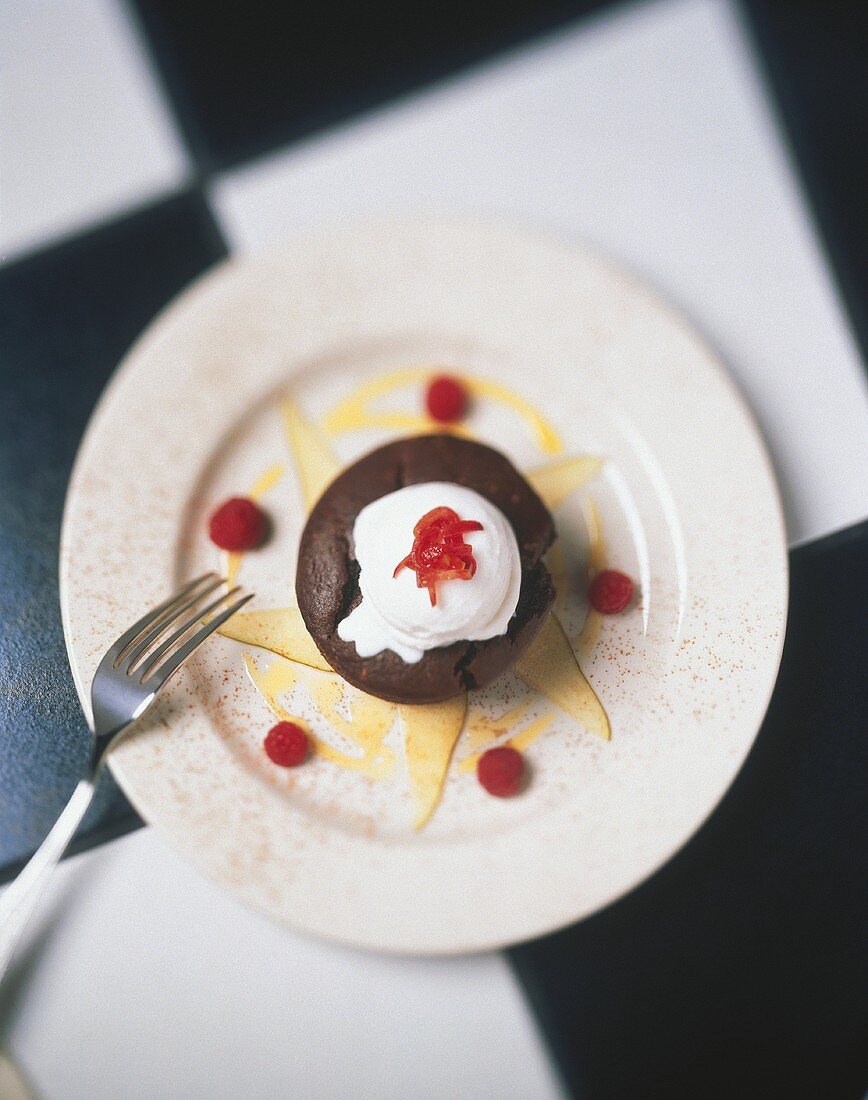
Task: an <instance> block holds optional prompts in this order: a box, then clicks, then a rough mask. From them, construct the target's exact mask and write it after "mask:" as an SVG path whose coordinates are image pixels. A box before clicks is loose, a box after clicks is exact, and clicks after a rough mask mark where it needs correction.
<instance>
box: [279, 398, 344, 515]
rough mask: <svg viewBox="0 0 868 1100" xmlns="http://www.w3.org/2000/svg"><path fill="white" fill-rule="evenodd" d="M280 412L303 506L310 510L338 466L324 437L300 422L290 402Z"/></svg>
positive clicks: (313, 428)
mask: <svg viewBox="0 0 868 1100" xmlns="http://www.w3.org/2000/svg"><path fill="white" fill-rule="evenodd" d="M281 412H282V413H283V426H284V430H285V431H286V438H287V440H288V442H289V446H290V448H291V450H292V454H293V457H294V458H295V464H296V468H297V470H298V477H299V481H300V482H301V492H302V496H303V497H304V503H305V505H306V506H307V508H308V509H310V508H312V507H313V506H314V504H316V502H317V501H318V500H319V498H320V497H321V496H322V493H323V490H324V489H325V487H326V486H327V485H329V484H330V483H331V482H332V481H334V479H335V477H337V475H338V473H339V472H340V468H341V466H340V463H339V462H338V460H337V459H336V458H335V456H334V455H333V454H332V450H331V448H330V447H329V445H328V441H327V440H326V438H325V436H324V435H323V434H322V432H321V431H320V430H319V428H317V427H315V426H314V425H313V424H311V423H310V422H309V421H307V420H305V419H304V417H303V416H302V415H301V413H300V412H299V411H298V409H297V407H296V405H295V403H294V402H293V401H289V400H286V401H284V402H283V403H282V405H281Z"/></svg>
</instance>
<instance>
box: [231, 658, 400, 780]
mask: <svg viewBox="0 0 868 1100" xmlns="http://www.w3.org/2000/svg"><path fill="white" fill-rule="evenodd" d="M244 667H245V668H246V670H247V675H248V676H249V677H250V679H251V681H252V682H253V685H254V687H255V688H256V689H257V691H258V692H259V693H260V694H261V695H262V697H263V699H264V700H265V702H266V703H267V704H268V707H269V709H270V710H271V712H272V713H273V714H274V715H275V716H276V717H277V718H278V719H280V721H282V722H297V723H298V724H299V725H301V726H303V727H304V728H305V729H306V730H307V732H308V735H309V736H310V739H311V742H312V744H313V746H314V750H315V752H316V754H317V755H318V756H322V757H323V758H324V759H325V760H329V761H331V762H332V763H333V764H338V765H339V766H340V767H343V768H350V769H351V770H352V771H356V772H360V773H361V774H362V775H366V776H367V777H368V778H369V779H382V778H383V777H384V776H386V775H388V774H389V773H390V772H391V771H392V768H393V767H394V763H395V754H394V752H393V751H392V750H391V748H389V746H388V745H385V744H384V740H385V737H386V735H387V734H388V732H389V730H390V729H391V728H392V725H393V723H394V721H395V715H396V713H397V708H396V707H395V706H394V704H392V703H386V702H384V701H383V700H382V699H377V698H375V696H373V695H364V694H363V693H362V692H360V691H356V689H355V688H352V687H351V686H350V685H349V684H344V683H343V681H341V680H340V679H338V678H337V677H336V676H334V675H329V674H327V673H318V672H315V671H314V670H312V669H305V668H302V667H300V666H298V665H294V664H293V663H292V662H291V661H287V660H285V659H283V658H280V657H278V658H274V659H273V660H272V661H270V662H269V664H268V666H267V667H263V666H261V665H260V664H258V663H257V662H256V660H255V658H254V657H253V656H252V655H251V654H249V653H245V655H244ZM299 687H301V688H303V689H304V690H305V691H306V692H307V694H308V695H309V697H310V699H311V702H312V703H313V705H314V706H315V707H316V709H317V711H318V712H319V713H320V714H321V715H322V717H323V718H324V719H325V720H326V722H327V723H328V724H329V725H330V726H331V727H332V729H333V730H334V731H335V733H336V734H338V735H339V736H342V737H344V738H346V740H348V741H349V742H350V743H351V744H352V745H354V746H355V747H357V748H358V749H359V753H358V755H351V754H349V753H346V752H342V751H341V750H340V749H338V748H336V747H335V746H334V745H332V744H330V742H328V741H325V740H324V739H323V738H321V737H319V736H317V734H316V733H315V732H314V731H313V730H312V729H311V727H310V724H309V723H308V722H305V721H304V719H302V718H299V717H297V716H295V715H292V714H290V713H289V711H287V710H286V708H285V707H283V706H282V705H281V703H280V700H279V697H280V696H281V695H284V694H285V693H286V692H289V691H293V690H294V689H296V688H299ZM343 707H345V708H346V711H347V713H348V715H349V716H347V714H345V713H342V708H343Z"/></svg>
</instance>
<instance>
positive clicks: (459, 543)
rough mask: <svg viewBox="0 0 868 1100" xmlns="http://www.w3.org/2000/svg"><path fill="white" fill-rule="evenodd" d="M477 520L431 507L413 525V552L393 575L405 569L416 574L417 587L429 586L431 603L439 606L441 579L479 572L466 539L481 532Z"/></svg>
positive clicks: (463, 576) (442, 507) (467, 576)
mask: <svg viewBox="0 0 868 1100" xmlns="http://www.w3.org/2000/svg"><path fill="white" fill-rule="evenodd" d="M481 530H482V524H481V523H479V521H478V520H475V519H461V517H460V516H459V515H458V513H457V512H455V511H453V510H452V509H451V508H446V507H444V506H441V507H439V508H432V509H431V511H430V512H426V513H425V515H424V516H423V517H422V518H421V519H420V520H419V522H418V523H417V524H416V526H415V527H414V528H413V546H412V549H411V550H410V553H409V554H408V555H407V556H406V558H404V559H403V561H400V562H398V564H397V565H396V566H395V572H394V573H393V574H392V576H393V577H397V576H398V574H399V573H400V571H401V570H402V569H404V568H407V569H412V570H413V572H414V573H415V574H416V587H417V588H427V589H428V596H429V598H430V600H431V606H432V607H436V606H437V584H438V582H439V581H454V580H459V581H469V580H470V578H471V577H472V576H473V575H474V574H475V573H476V559H475V558H474V557H473V547H472V546H471V545H470V544H469V543H467V542H465V541H464V536H465V535H466V534H467V533H468V532H470V531H481Z"/></svg>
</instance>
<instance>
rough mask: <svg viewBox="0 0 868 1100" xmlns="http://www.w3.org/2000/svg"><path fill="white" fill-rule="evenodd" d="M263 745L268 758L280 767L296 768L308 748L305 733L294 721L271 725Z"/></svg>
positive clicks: (303, 758) (302, 760)
mask: <svg viewBox="0 0 868 1100" xmlns="http://www.w3.org/2000/svg"><path fill="white" fill-rule="evenodd" d="M263 745H264V746H265V753H266V755H267V757H268V759H269V760H270V761H271V762H272V763H273V764H279V765H280V766H281V767H282V768H297V767H298V765H299V764H302V763H304V760H305V757H306V756H307V754H308V750H309V749H310V742H309V741H308V737H307V734H306V733H305V732H304V730H303V729H302V728H301V726H298V725H296V724H295V722H278V723H277V725H276V726H272V727H271V729H270V730H269V731H268V733H267V734H266V737H265V740H264V741H263Z"/></svg>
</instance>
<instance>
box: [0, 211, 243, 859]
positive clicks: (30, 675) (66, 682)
mask: <svg viewBox="0 0 868 1100" xmlns="http://www.w3.org/2000/svg"><path fill="white" fill-rule="evenodd" d="M223 254H224V248H223V244H222V242H221V240H220V239H219V236H218V235H217V232H216V230H215V228H214V225H213V222H212V220H211V217H210V215H209V213H208V212H207V210H206V208H205V206H204V203H203V201H202V199H201V196H200V195H199V194H198V193H196V192H190V193H186V194H184V195H181V196H179V197H176V198H173V199H170V200H168V201H166V202H163V203H159V204H157V205H155V206H152V207H150V208H148V209H147V210H144V211H141V212H139V213H137V214H135V215H133V216H131V217H128V218H126V219H123V220H121V221H118V222H114V223H112V224H111V225H108V226H105V227H103V228H101V229H98V230H96V231H95V232H93V233H90V234H87V235H86V236H82V237H79V238H77V239H75V240H73V241H70V242H68V243H65V244H61V245H59V246H57V247H55V248H51V249H48V250H46V251H43V252H40V253H39V254H37V255H34V256H33V257H30V258H26V259H23V260H21V261H19V262H17V263H14V264H11V265H9V266H7V267H4V268H2V269H0V395H2V396H0V684H2V689H0V732H2V738H3V741H2V754H0V868H2V867H4V866H5V867H6V871H7V873H8V870H9V869H10V868H9V865H10V864H14V862H15V861H16V860H19V859H20V858H22V857H23V856H25V855H27V854H28V853H29V852H30V851H31V850H32V849H33V848H34V847H35V846H36V844H38V843H39V841H41V839H42V838H43V836H44V835H45V833H46V832H47V830H48V828H49V827H50V825H51V824H52V822H53V821H54V819H55V817H56V816H57V813H58V812H59V810H60V808H61V807H62V806H63V804H64V803H65V802H66V799H67V798H68V797H69V794H70V793H71V791H72V788H73V786H74V784H75V781H76V779H77V778H78V776H79V775H80V773H81V769H82V767H83V766H84V764H85V762H86V759H87V747H88V737H89V735H88V732H87V728H86V726H85V723H84V719H83V717H82V713H81V710H80V708H79V705H78V699H77V697H76V694H75V690H74V687H73V684H72V677H71V675H70V671H69V665H68V663H67V658H66V649H65V647H64V642H63V632H62V630H61V625H60V610H59V605H58V594H57V550H58V538H59V532H60V518H61V514H62V510H63V500H64V495H65V493H66V484H67V480H68V478H69V471H70V468H71V466H72V460H73V457H74V455H75V451H76V448H77V446H78V443H79V440H80V438H81V435H82V432H83V431H84V427H85V424H86V423H87V419H88V417H89V415H90V413H91V410H92V408H93V406H94V405H95V403H96V401H97V399H98V398H99V395H100V393H101V391H102V389H103V387H104V385H105V383H106V380H107V379H108V377H109V375H110V374H111V372H112V371H113V370H114V368H115V366H116V365H117V363H118V361H119V359H120V358H121V356H122V355H123V353H124V351H125V350H126V349H127V347H128V346H129V345H130V344H131V343H132V341H133V340H134V339H135V337H136V336H138V335H139V333H140V332H141V330H142V328H143V327H144V326H145V325H146V324H147V322H148V321H149V320H150V319H151V318H152V317H153V315H154V314H155V313H156V312H157V311H158V310H159V309H160V307H161V306H162V305H164V304H165V302H166V301H167V300H168V299H169V298H170V297H171V296H172V295H173V294H175V293H176V292H177V291H178V290H180V289H181V288H182V287H183V286H184V285H185V284H186V283H188V282H189V281H190V280H191V279H192V278H194V277H195V276H196V275H198V274H199V272H201V271H202V270H203V269H204V268H206V267H208V266H209V265H210V264H211V263H212V262H213V261H215V260H217V259H219V258H220V257H221V256H222V255H223ZM130 814H131V811H130V810H129V807H128V806H127V805H126V803H125V801H123V799H122V798H121V796H120V794H119V792H118V791H117V790H116V789H115V788H114V787H113V785H112V783H111V781H110V779H109V780H108V781H107V782H106V784H105V788H104V789H103V790H101V791H100V792H99V795H98V800H97V804H96V805H95V807H94V808H93V809H92V811H91V814H90V815H89V817H88V818H87V819H86V820H85V823H84V825H83V831H84V832H87V831H88V830H96V831H101V830H105V829H110V830H111V829H117V828H118V827H120V826H121V825H122V824H123V822H124V820H125V819H127V820H129V817H130ZM133 820H134V819H133ZM0 873H2V872H0Z"/></svg>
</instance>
